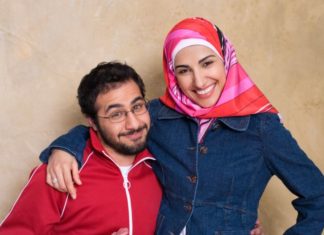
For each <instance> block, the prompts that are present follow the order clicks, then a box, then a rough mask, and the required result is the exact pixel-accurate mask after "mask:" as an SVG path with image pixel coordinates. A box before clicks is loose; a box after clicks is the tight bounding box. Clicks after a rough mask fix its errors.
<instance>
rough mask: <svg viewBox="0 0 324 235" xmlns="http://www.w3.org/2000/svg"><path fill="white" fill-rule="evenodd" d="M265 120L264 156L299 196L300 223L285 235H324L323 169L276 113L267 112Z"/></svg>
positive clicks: (297, 208)
mask: <svg viewBox="0 0 324 235" xmlns="http://www.w3.org/2000/svg"><path fill="white" fill-rule="evenodd" d="M262 120H263V121H262V127H261V136H262V141H263V144H264V152H263V156H264V158H265V161H266V163H267V166H268V168H269V169H270V170H271V171H272V172H273V173H274V174H275V175H277V176H278V177H279V178H280V179H281V180H282V181H283V183H284V184H285V185H286V187H287V188H288V189H289V190H290V191H291V192H292V193H294V194H295V195H296V196H298V198H297V199H295V200H294V201H293V206H294V207H295V209H296V210H297V211H298V217H297V223H296V224H295V225H294V226H292V227H291V228H290V229H288V230H287V231H286V232H285V235H288V234H289V235H290V234H314V235H315V234H318V235H320V234H321V232H322V230H323V227H324V177H323V175H322V173H321V171H320V170H319V169H318V168H317V167H316V166H315V165H314V163H313V162H312V161H311V160H310V159H309V158H308V157H307V156H306V154H305V153H304V152H303V151H302V150H301V149H300V147H299V146H298V144H297V142H296V141H295V139H294V138H293V137H292V136H291V134H290V132H289V131H288V130H287V129H285V128H284V126H283V125H282V124H281V123H280V121H279V119H278V117H277V116H276V115H271V114H269V115H266V116H265V118H264V119H262Z"/></svg>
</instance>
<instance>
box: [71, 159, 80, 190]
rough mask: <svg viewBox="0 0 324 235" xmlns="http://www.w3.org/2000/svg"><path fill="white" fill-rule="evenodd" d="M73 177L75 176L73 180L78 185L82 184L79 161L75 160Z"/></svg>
mask: <svg viewBox="0 0 324 235" xmlns="http://www.w3.org/2000/svg"><path fill="white" fill-rule="evenodd" d="M72 178H73V181H74V182H75V183H76V184H77V185H81V184H82V182H81V179H80V175H79V169H78V163H77V162H76V161H74V162H73V163H72Z"/></svg>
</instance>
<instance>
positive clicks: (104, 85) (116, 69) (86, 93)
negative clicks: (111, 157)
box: [77, 61, 145, 121]
mask: <svg viewBox="0 0 324 235" xmlns="http://www.w3.org/2000/svg"><path fill="white" fill-rule="evenodd" d="M131 80H132V81H134V82H135V83H136V84H137V85H138V87H139V89H140V91H141V94H142V96H143V98H145V86H144V82H143V80H142V78H141V77H140V76H139V75H138V74H137V73H136V71H135V70H134V69H133V68H132V67H130V66H129V65H127V64H123V63H120V62H116V61H112V62H102V63H100V64H98V65H97V67H95V68H94V69H92V70H91V71H90V73H89V74H87V75H85V76H84V77H83V78H82V80H81V82H80V85H79V88H78V96H77V98H78V101H79V105H80V107H81V111H82V113H83V114H84V115H85V116H87V117H90V118H92V119H93V120H94V121H96V114H97V110H96V107H95V103H96V99H97V96H98V95H99V94H101V93H103V92H104V93H105V92H108V91H109V90H110V89H114V88H116V87H118V86H119V85H120V84H122V83H126V82H128V81H131Z"/></svg>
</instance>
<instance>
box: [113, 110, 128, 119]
mask: <svg viewBox="0 0 324 235" xmlns="http://www.w3.org/2000/svg"><path fill="white" fill-rule="evenodd" d="M123 115H124V112H122V111H119V112H113V113H112V114H110V115H109V118H111V119H118V118H121V117H122V116H123Z"/></svg>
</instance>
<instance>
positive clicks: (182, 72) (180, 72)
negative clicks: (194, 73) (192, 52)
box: [177, 69, 189, 74]
mask: <svg viewBox="0 0 324 235" xmlns="http://www.w3.org/2000/svg"><path fill="white" fill-rule="evenodd" d="M188 71H189V70H188V69H179V70H177V74H185V73H187V72H188Z"/></svg>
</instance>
